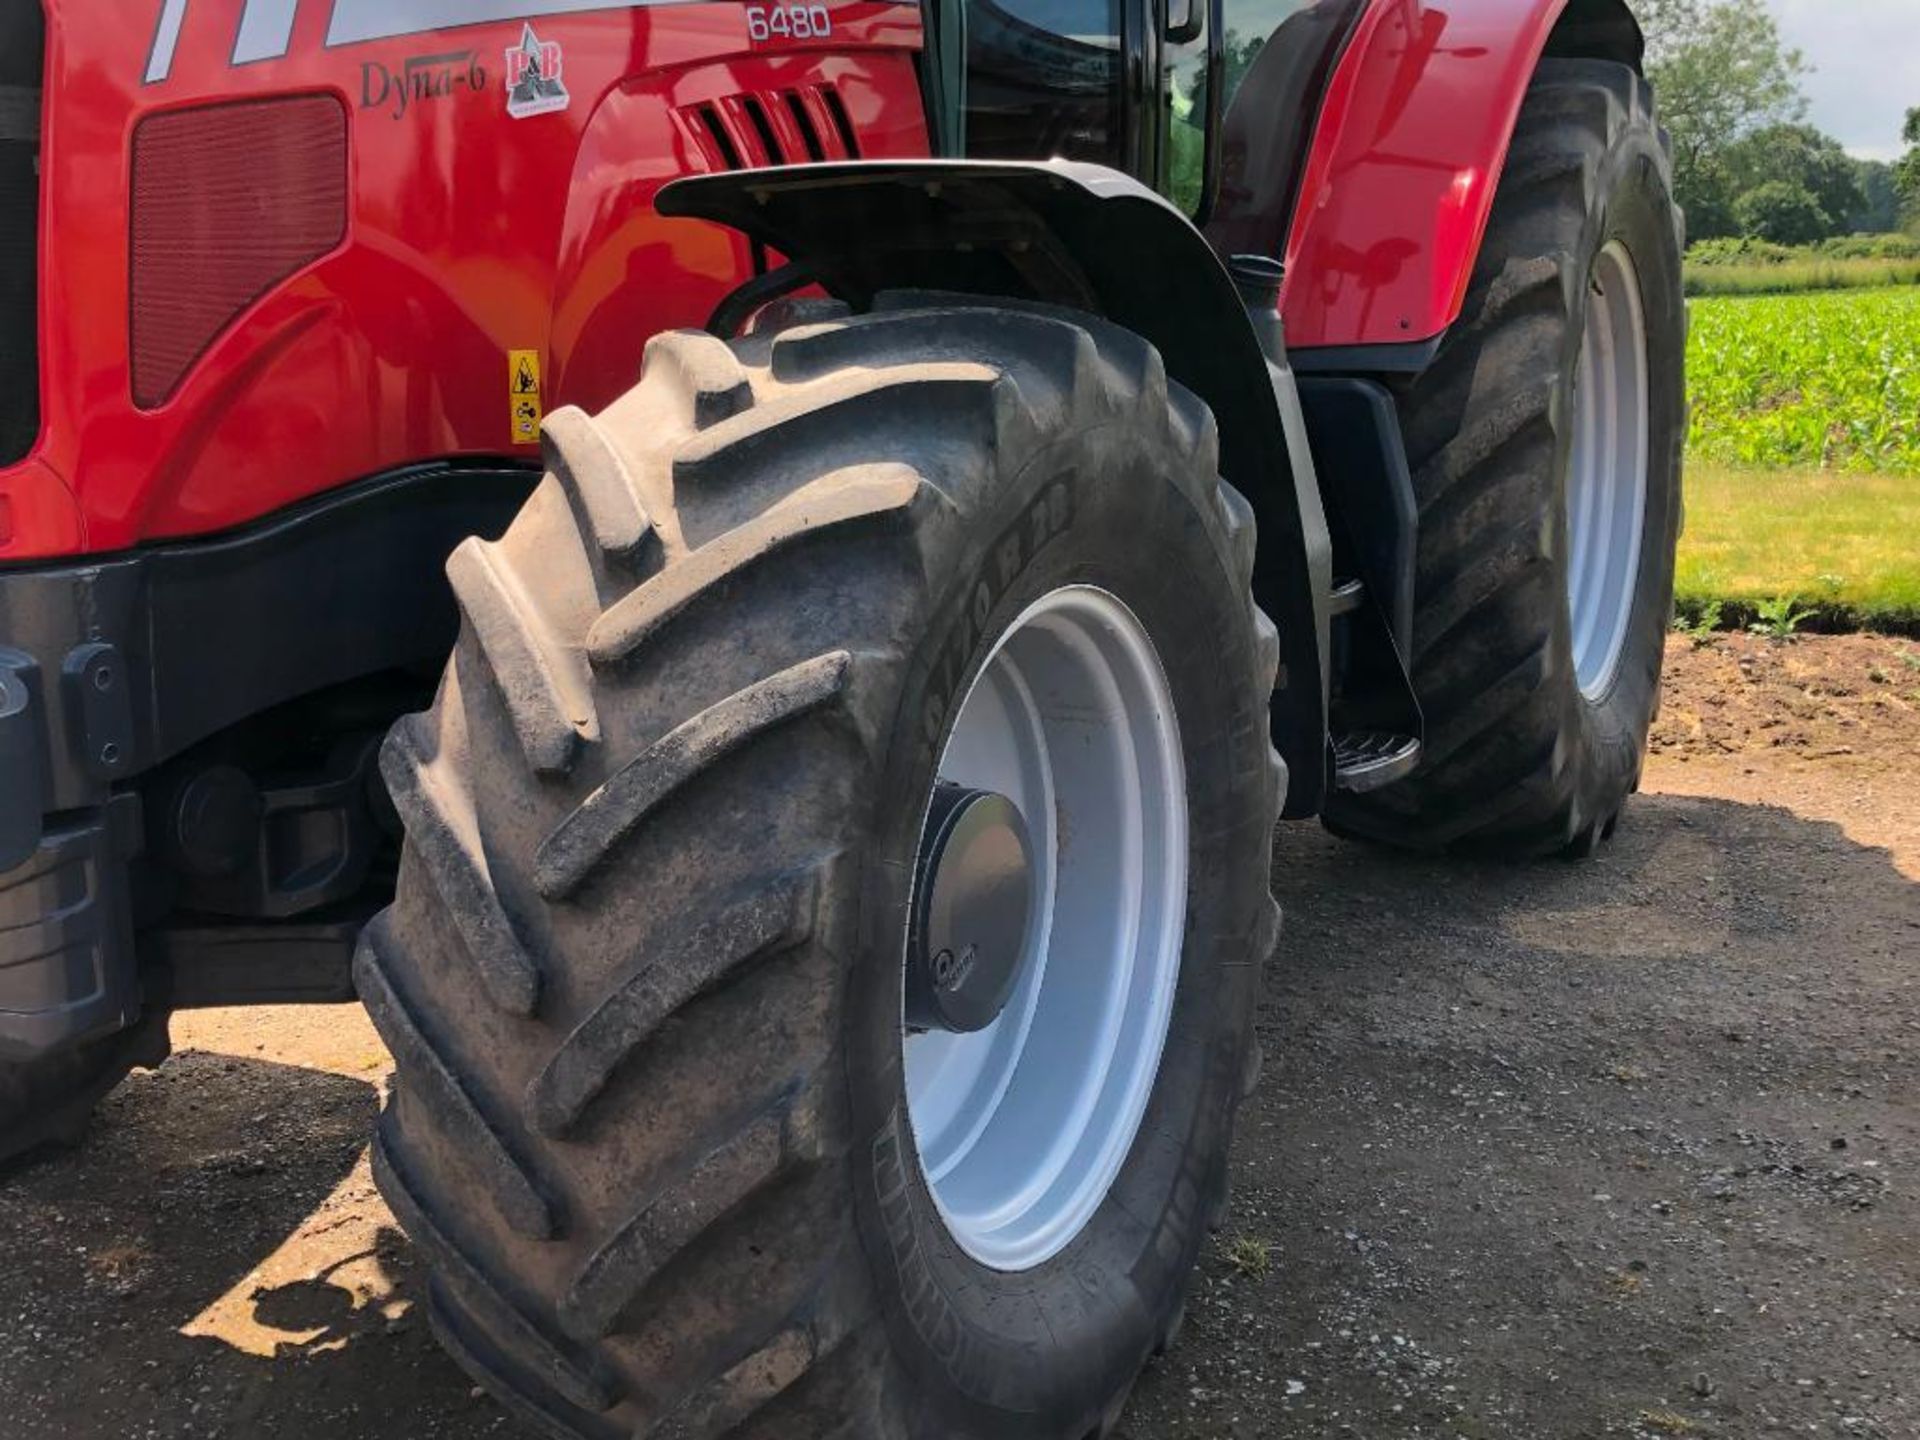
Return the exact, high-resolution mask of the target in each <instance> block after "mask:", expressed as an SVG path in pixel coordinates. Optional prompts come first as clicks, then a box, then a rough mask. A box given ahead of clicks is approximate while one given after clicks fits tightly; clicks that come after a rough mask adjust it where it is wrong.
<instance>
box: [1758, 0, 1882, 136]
mask: <svg viewBox="0 0 1920 1440" xmlns="http://www.w3.org/2000/svg"><path fill="white" fill-rule="evenodd" d="M1767 3H1768V5H1769V7H1770V8H1771V9H1772V11H1773V13H1774V15H1775V16H1776V17H1777V18H1778V19H1779V21H1780V30H1781V33H1782V34H1783V35H1784V36H1785V37H1786V40H1787V43H1788V44H1790V45H1793V46H1795V47H1797V48H1798V49H1800V50H1802V51H1804V52H1806V57H1807V60H1808V62H1809V63H1810V64H1811V65H1812V66H1813V67H1814V70H1813V74H1811V75H1809V76H1808V77H1807V79H1806V92H1807V98H1808V100H1809V101H1810V102H1811V109H1810V111H1809V112H1808V116H1807V118H1808V119H1809V120H1811V121H1812V122H1813V123H1814V124H1815V125H1818V126H1819V127H1820V128H1821V129H1822V130H1825V131H1826V132H1827V133H1828V134H1829V135H1832V136H1834V137H1835V138H1836V139H1838V140H1839V141H1840V143H1841V144H1842V145H1845V146H1846V147H1847V149H1849V150H1851V151H1852V152H1853V153H1854V154H1856V155H1862V156H1867V157H1870V158H1872V159H1876V160H1892V159H1895V158H1897V157H1898V156H1899V155H1900V154H1901V152H1902V150H1903V148H1904V147H1903V146H1902V145H1901V143H1900V123H1901V121H1902V119H1903V118H1904V117H1905V115H1906V113H1907V111H1908V110H1909V109H1911V108H1913V107H1915V106H1920V0H1767Z"/></svg>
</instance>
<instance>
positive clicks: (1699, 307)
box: [1687, 287, 1920, 476]
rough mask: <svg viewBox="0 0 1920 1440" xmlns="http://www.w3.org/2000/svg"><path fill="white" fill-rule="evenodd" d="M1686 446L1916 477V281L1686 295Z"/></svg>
mask: <svg viewBox="0 0 1920 1440" xmlns="http://www.w3.org/2000/svg"><path fill="white" fill-rule="evenodd" d="M1687 364H1688V382H1689V384H1690V386H1691V388H1692V392H1693V428H1692V430H1691V432H1690V434H1689V436H1688V449H1689V452H1690V453H1691V454H1692V455H1693V456H1694V457H1695V458H1697V459H1700V460H1705V461H1709V462H1711V463H1714V464H1718V465H1730V466H1741V467H1746V468H1753V469H1774V468H1781V467H1790V466H1791V467H1805V468H1812V469H1821V470H1859V471H1877V472H1880V473H1883V474H1892V475H1917V476H1920V288H1913V287H1902V288H1897V289H1882V290H1839V291H1832V292H1827V293H1820V294H1803V295H1777V296H1762V297H1753V298H1738V299H1736V298H1725V299H1708V300H1695V301H1694V302H1693V334H1692V338H1691V341H1690V343H1689V347H1688V355H1687Z"/></svg>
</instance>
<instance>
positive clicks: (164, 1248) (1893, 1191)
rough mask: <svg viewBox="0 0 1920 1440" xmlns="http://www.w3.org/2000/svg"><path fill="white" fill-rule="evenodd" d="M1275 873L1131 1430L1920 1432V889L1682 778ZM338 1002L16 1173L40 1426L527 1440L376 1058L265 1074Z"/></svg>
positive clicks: (16, 1402)
mask: <svg viewBox="0 0 1920 1440" xmlns="http://www.w3.org/2000/svg"><path fill="white" fill-rule="evenodd" d="M1275 875H1276V888H1277V890H1278V891H1279V893H1280V895H1281V899H1282V902H1283V904H1284V905H1285V908H1286V911H1287V923H1286V927H1285V931H1284V934H1283V936H1282V941H1281V947H1280V951H1279V953H1278V954H1277V956H1276V958H1275V962H1274V964H1273V966H1272V967H1271V969H1270V973H1269V983H1268V990H1267V999H1266V1001H1265V1003H1264V1005H1263V1007H1262V1011H1261V1014H1260V1017H1259V1028H1260V1033H1261V1036H1262V1039H1263V1042H1264V1044H1265V1048H1266V1057H1267V1061H1266V1072H1265V1075H1266V1078H1265V1080H1264V1082H1263V1084H1262V1085H1261V1087H1260V1089H1259V1091H1258V1092H1257V1093H1256V1094H1255V1096H1254V1097H1253V1098H1252V1100H1250V1101H1249V1102H1248V1104H1247V1105H1246V1107H1245V1108H1244V1109H1243V1111H1242V1114H1241V1120H1240V1126H1239V1131H1238V1141H1237V1146H1236V1154H1235V1167H1234V1171H1235V1173H1234V1187H1235V1188H1234V1196H1233V1203H1232V1205H1231V1206H1230V1208H1229V1211H1228V1214H1227V1216H1226V1218H1225V1220H1224V1222H1223V1225H1222V1227H1221V1230H1220V1233H1219V1235H1218V1236H1217V1237H1216V1240H1215V1242H1214V1243H1212V1244H1210V1245H1209V1246H1208V1247H1207V1251H1206V1254H1205V1256H1204V1258H1203V1264H1202V1269H1201V1273H1200V1275H1199V1277H1198V1278H1197V1280H1196V1282H1195V1287H1194V1291H1193V1296H1192V1301H1191V1303H1190V1305H1189V1308H1188V1313H1187V1324H1186V1327H1185V1330H1184V1331H1183V1333H1182V1335H1181V1338H1180V1340H1179V1342H1178V1343H1177V1344H1176V1345H1175V1346H1174V1348H1173V1349H1172V1351H1171V1352H1170V1353H1169V1354H1168V1355H1166V1356H1165V1357H1164V1358H1162V1359H1161V1360H1159V1361H1158V1362H1156V1363H1155V1364H1154V1365H1153V1366H1152V1367H1151V1368H1150V1369H1149V1371H1148V1373H1147V1374H1146V1376H1145V1377H1144V1378H1143V1379H1142V1381H1141V1382H1140V1385H1139V1387H1138V1389H1137V1391H1136V1393H1135V1399H1134V1402H1133V1404H1132V1406H1131V1407H1130V1409H1129V1411H1128V1413H1127V1416H1126V1418H1125V1419H1124V1420H1123V1422H1122V1426H1121V1429H1120V1432H1119V1434H1120V1436H1122V1437H1126V1440H1186V1437H1191V1440H1199V1437H1202V1436H1204V1437H1208V1440H1215V1437H1234V1440H1238V1437H1262V1440H1268V1437H1271V1440H1290V1437H1301V1440H1305V1437H1316V1440H1317V1437H1323V1436H1339V1435H1354V1436H1364V1437H1369V1440H1372V1437H1383V1440H1384V1437H1399V1436H1412V1435H1414V1434H1424V1435H1434V1434H1450V1435H1459V1436H1479V1437H1508V1440H1538V1437H1553V1440H1581V1437H1586V1436H1589V1435H1592V1436H1598V1435H1601V1434H1613V1435H1625V1436H1632V1435H1661V1434H1682V1433H1684V1434H1690V1435H1698V1436H1725V1437H1733V1436H1744V1435H1748V1434H1755V1433H1760V1432H1761V1431H1764V1430H1766V1429H1768V1428H1769V1426H1770V1425H1772V1424H1774V1423H1775V1422H1778V1423H1779V1424H1782V1425H1785V1426H1789V1427H1791V1428H1797V1429H1800V1430H1804V1429H1805V1428H1806V1427H1807V1426H1808V1425H1809V1424H1814V1423H1821V1424H1827V1425H1829V1426H1830V1423H1831V1420H1832V1417H1834V1416H1836V1415H1839V1416H1841V1417H1843V1418H1845V1417H1848V1416H1851V1417H1854V1418H1856V1419H1858V1421H1859V1424H1857V1425H1855V1426H1853V1427H1852V1428H1851V1429H1850V1430H1849V1431H1848V1433H1850V1434H1853V1435H1857V1436H1865V1437H1876V1436H1884V1437H1888V1440H1891V1437H1893V1436H1902V1435H1910V1434H1913V1433H1915V1431H1916V1424H1915V1416H1914V1414H1913V1412H1912V1411H1911V1410H1910V1409H1906V1410H1903V1409H1901V1408H1900V1407H1902V1406H1912V1405H1913V1404H1915V1403H1920V1402H1917V1401H1916V1398H1915V1397H1920V1309H1916V1308H1915V1303H1914V1301H1913V1300H1912V1298H1911V1297H1912V1296H1914V1295H1916V1294H1920V1243H1916V1237H1920V1198H1916V1196H1915V1195H1913V1194H1912V1193H1910V1187H1909V1186H1908V1185H1907V1184H1906V1183H1905V1181H1904V1179H1903V1177H1904V1176H1907V1175H1911V1174H1914V1173H1920V1110H1917V1109H1916V1106H1915V1103H1914V1097H1915V1096H1916V1095H1920V1003H1917V1002H1920V965H1916V964H1915V963H1914V962H1915V958H1916V955H1917V954H1920V885H1916V884H1915V883H1914V882H1913V881H1912V880H1909V879H1907V878H1905V877H1904V876H1902V875H1901V874H1900V873H1899V872H1898V871H1897V870H1896V869H1895V868H1894V866H1893V864H1892V863H1891V860H1890V857H1889V856H1888V855H1887V853H1886V852H1884V851H1879V850H1873V849H1868V848H1865V847H1862V846H1860V845H1857V844H1855V843H1853V842H1852V841H1850V840H1848V839H1847V838H1846V837H1845V836H1844V835H1843V834H1842V833H1841V832H1840V831H1839V830H1838V829H1837V828H1836V827H1834V826H1832V825H1828V824H1824V823H1817V822H1810V821H1807V820H1805V819H1802V818H1800V817H1798V816H1795V815H1793V814H1791V813H1790V812H1788V811H1785V810H1782V809H1778V808H1775V807H1770V806H1754V805H1740V804H1733V803H1730V802H1727V801H1723V800H1703V799H1689V798H1682V797H1677V796H1667V795H1649V796H1643V797H1641V798H1640V799H1639V800H1637V801H1636V802H1635V804H1634V805H1633V807H1632V808H1631V810H1630V811H1629V814H1628V818H1627V820H1626V822H1625V823H1623V825H1622V827H1621V830H1620V833H1619V835H1618V837H1617V838H1616V840H1615V842H1614V844H1613V845H1612V846H1610V847H1609V848H1608V849H1607V850H1605V851H1604V852H1603V853H1602V854H1601V855H1600V856H1599V857H1597V858H1596V859H1595V860H1593V861H1590V862H1587V863H1585V864H1580V865H1567V864H1561V863H1559V862H1547V863H1543V864H1538V865H1528V866H1517V867H1515V866H1504V865H1495V864H1485V863H1478V862H1470V861H1458V860H1435V859H1421V858H1412V857H1405V856H1399V855H1395V854H1392V853H1389V852H1384V851H1379V850H1375V849H1371V848H1368V847H1364V846H1358V845H1350V844H1345V843H1342V842H1340V841H1336V840H1334V839H1332V838H1331V837H1329V836H1327V835H1325V834H1323V833H1321V832H1320V831H1319V830H1317V829H1315V828H1313V827H1310V826H1299V827H1289V828H1287V829H1286V830H1284V831H1283V832H1282V834H1281V836H1280V838H1279V842H1278V844H1277V846H1276V849H1275ZM348 1013H349V1012H346V1011H338V1012H335V1011H328V1010H310V1011H306V1012H302V1013H301V1014H300V1015H299V1016H298V1017H297V1018H295V1019H294V1020H291V1021H288V1020H285V1019H282V1020H280V1021H275V1022H271V1023H272V1024H274V1025H279V1026H285V1027H288V1028H286V1029H285V1030H278V1029H273V1030H263V1031H262V1032H261V1035H260V1036H259V1037H255V1036H253V1035H252V1034H251V1032H245V1033H246V1038H247V1043H246V1044H238V1043H235V1044H229V1045H226V1046H224V1047H223V1049H221V1050H218V1051H216V1050H209V1049H199V1050H195V1049H191V1048H183V1050H182V1052H181V1053H179V1054H176V1055H175V1057H174V1058H173V1059H171V1060H170V1061H168V1062H167V1064H166V1065H165V1066H163V1067H162V1068H161V1069H160V1070H158V1071H156V1072H151V1073H142V1074H138V1075H136V1076H134V1077H133V1078H132V1080H130V1081H129V1082H128V1084H127V1085H126V1086H124V1087H122V1089H121V1090H120V1091H119V1092H118V1093H117V1094H116V1095H115V1096H114V1097H112V1098H111V1099H110V1100H109V1101H108V1102H107V1104H106V1105H105V1107H104V1108H103V1111H102V1114H101V1117H100V1120H99V1122H98V1123H97V1124H96V1126H95V1129H94V1132H93V1134H92V1136H91V1137H90V1138H89V1140H88V1141H87V1143H86V1144H85V1145H84V1146H83V1147H82V1148H81V1149H80V1150H78V1151H77V1152H74V1153H71V1154H67V1155H63V1156H58V1157H55V1158H53V1159H52V1160H50V1161H47V1162H44V1163H42V1164H39V1165H36V1166H34V1167H32V1168H30V1169H28V1170H26V1171H24V1172H21V1173H18V1174H15V1175H12V1176H10V1177H9V1178H8V1179H7V1181H6V1182H5V1184H4V1185H3V1186H0V1315H4V1316H5V1317H6V1318H5V1320H4V1322H0V1415H5V1417H6V1420H5V1422H4V1424H0V1430H3V1431H4V1433H6V1434H7V1435H8V1436H9V1437H10V1440H12V1437H18V1440H51V1437H56V1436H59V1437H70V1436H93V1435H108V1434H131V1433H139V1434H143V1435H151V1436H155V1437H183V1440H184V1437H188V1436H192V1437H196V1440H199V1437H205V1436H208V1435H210V1434H212V1435H222V1436H229V1437H252V1436H258V1435H273V1436H275V1437H284V1440H392V1437H394V1436H396V1435H409V1436H411V1435H436V1434H438V1435H449V1436H461V1437H466V1436H478V1435H492V1434H499V1435H501V1436H508V1435H513V1434H517V1433H519V1432H517V1431H516V1430H515V1429H514V1427H513V1425H512V1424H511V1423H510V1422H509V1421H508V1420H507V1419H506V1417H505V1416H504V1414H503V1412H501V1411H500V1410H499V1409H498V1408H497V1407H496V1406H494V1405H493V1404H492V1402H491V1401H488V1400H486V1399H484V1398H482V1397H479V1396H477V1395H476V1394H475V1392H474V1391H473V1389H472V1387H471V1386H470V1384H469V1382H468V1381H467V1380H466V1379H465V1377H464V1376H462V1375H461V1374H460V1373H459V1372H458V1370H457V1369H456V1368H455V1367H454V1366H453V1364H452V1363H451V1362H450V1361H448V1360H447V1359H446V1358H445V1357H444V1356H443V1355H442V1354H441V1353H440V1352H439V1350H438V1349H437V1347H436V1346H435V1345H434V1344H433V1342H432V1339H431V1336H430V1335H429V1333H428V1329H427V1326H426V1323H425V1317H424V1298H425V1288H426V1280H425V1275H424V1272H423V1270H422V1269H421V1268H420V1267H419V1266H418V1264H417V1262H416V1261H415V1259H414V1257H413V1255H412V1253H411V1251H410V1249H409V1247H408V1246H407V1244H406V1242H405V1240H404V1239H403V1238H402V1237H401V1236H400V1235H399V1234H398V1232H397V1231H396V1230H395V1229H394V1228H393V1224H392V1221H391V1217H390V1216H388V1214H387V1212H386V1210H385V1209H384V1207H383V1206H381V1205H380V1203H379V1201H378V1198H377V1196H376V1195H375V1193H374V1191H373V1187H372V1184H371V1181H370V1178H369V1177H368V1175H367V1172H366V1162H365V1144H366V1137H367V1135H368V1134H369V1132H370V1128H371V1126H372V1124H373V1121H374V1117H375V1115H376V1113H377V1110H378V1107H379V1087H378V1085H377V1084H376V1083H374V1082H375V1081H376V1080H377V1079H378V1078H379V1076H380V1074H381V1071H380V1069H379V1067H378V1065H377V1064H375V1065H373V1066H372V1067H371V1068H366V1069H364V1071H363V1070H362V1069H361V1068H360V1067H361V1065H362V1063H363V1062H360V1061H358V1060H355V1061H353V1062H352V1063H351V1064H350V1065H349V1066H348V1070H349V1073H340V1072H339V1070H338V1069H325V1068H317V1064H316V1066H314V1067H309V1066H306V1065H294V1064H285V1063H278V1062H276V1061H273V1060H269V1059H267V1058H265V1056H266V1055H267V1054H270V1053H280V1054H303V1055H305V1054H319V1053H320V1052H321V1051H325V1052H326V1053H327V1054H328V1055H332V1053H333V1051H334V1050H337V1051H339V1053H340V1054H342V1055H348V1054H350V1052H351V1050H352V1047H351V1046H348V1045H345V1044H344V1043H340V1044H334V1043H333V1042H331V1041H329V1042H328V1044H321V1043H320V1042H319V1041H316V1039H315V1037H316V1036H320V1037H323V1038H324V1037H326V1036H327V1035H328V1033H329V1029H330V1027H334V1026H336V1025H340V1026H344V1025H345V1023H346V1018H347V1016H348ZM243 1023H245V1024H248V1025H250V1024H252V1023H254V1022H253V1021H252V1020H251V1019H248V1020H246V1021H245V1022H243ZM260 1023H261V1024H262V1025H266V1024H268V1023H269V1022H266V1021H261V1022H260ZM355 1023H356V1024H357V1023H358V1021H357V1017H355ZM294 1027H297V1028H294ZM175 1033H176V1044H179V1043H181V1041H180V1038H179V1037H180V1035H181V1033H182V1032H181V1030H180V1029H179V1028H176V1032H175ZM234 1033H235V1034H236V1035H239V1034H241V1033H243V1032H242V1031H239V1030H236V1031H235V1032H234ZM256 1040H257V1041H258V1043H259V1044H260V1047H261V1048H260V1049H259V1051H258V1055H257V1057H255V1056H249V1055H235V1054H232V1053H226V1052H227V1051H230V1050H235V1049H240V1050H246V1051H254V1050H255V1043H256ZM329 1044H330V1045H332V1049H328V1045H329ZM316 1047H317V1048H316ZM329 1063H331V1062H329ZM1863 1377H1864V1378H1863ZM1803 1382H1804V1383H1803ZM1647 1417H1652V1418H1651V1419H1649V1418H1647ZM1675 1427H1684V1428H1675Z"/></svg>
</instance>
